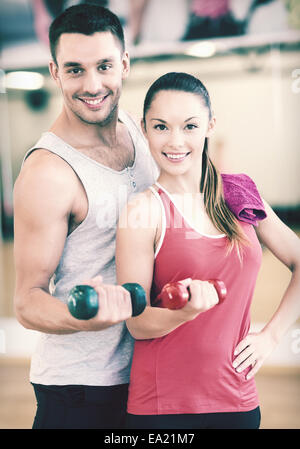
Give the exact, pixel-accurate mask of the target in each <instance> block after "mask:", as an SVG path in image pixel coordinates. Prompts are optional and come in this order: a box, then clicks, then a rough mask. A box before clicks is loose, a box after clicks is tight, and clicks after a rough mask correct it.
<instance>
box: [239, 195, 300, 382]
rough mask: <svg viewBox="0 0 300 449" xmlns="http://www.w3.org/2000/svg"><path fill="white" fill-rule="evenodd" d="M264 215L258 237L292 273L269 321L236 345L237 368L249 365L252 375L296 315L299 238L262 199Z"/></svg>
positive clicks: (299, 293)
mask: <svg viewBox="0 0 300 449" xmlns="http://www.w3.org/2000/svg"><path fill="white" fill-rule="evenodd" d="M264 205H265V210H266V213H267V218H266V219H265V220H263V221H261V222H260V224H259V225H258V228H257V230H256V232H257V235H258V238H259V240H260V241H261V242H262V243H263V244H264V245H265V246H266V247H267V248H268V249H269V250H270V251H271V252H272V253H273V254H274V255H275V256H276V257H277V258H278V259H279V260H280V261H281V262H282V263H283V264H284V265H286V266H287V267H288V268H289V269H290V271H291V272H292V277H291V280H290V283H289V285H288V287H287V289H286V291H285V293H284V295H283V298H282V300H281V302H280V304H279V306H278V308H277V310H276V311H275V313H274V314H273V316H272V318H271V319H270V321H269V322H268V323H267V324H266V326H265V327H264V328H263V329H262V331H261V332H259V333H258V334H248V335H247V337H246V338H245V339H244V340H242V341H241V342H240V343H239V344H238V346H237V347H236V350H235V354H236V355H237V354H239V355H238V357H236V359H235V361H234V365H233V366H234V367H235V368H237V369H238V371H243V370H244V369H245V368H247V367H249V366H250V365H252V370H251V371H250V372H249V373H248V375H247V378H249V377H251V376H253V375H254V374H255V373H256V372H257V371H258V370H259V368H260V367H261V365H262V364H263V362H264V361H265V359H266V358H267V357H268V356H269V355H270V353H271V352H272V351H273V349H274V348H275V346H276V345H277V344H278V342H279V341H280V339H281V338H282V336H283V335H284V334H285V333H286V331H287V330H288V329H289V328H290V326H291V325H292V324H293V323H294V322H295V321H296V320H297V319H298V318H299V316H300V239H299V238H298V237H297V235H296V234H295V233H294V232H293V231H292V230H291V229H290V228H289V227H288V226H286V225H285V224H284V223H283V222H282V221H281V220H280V219H279V218H278V217H277V215H276V214H275V213H274V211H273V210H272V209H271V207H270V206H269V205H268V203H266V201H264Z"/></svg>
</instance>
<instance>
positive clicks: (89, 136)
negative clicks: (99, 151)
mask: <svg viewBox="0 0 300 449" xmlns="http://www.w3.org/2000/svg"><path fill="white" fill-rule="evenodd" d="M117 123H118V109H116V111H115V113H114V116H113V117H112V118H111V119H110V120H109V121H108V122H106V123H105V124H103V125H102V124H90V123H85V122H83V121H82V120H80V119H79V118H78V117H76V116H74V115H70V114H68V113H67V112H66V110H65V109H63V110H62V112H61V114H60V115H59V116H58V118H57V119H56V121H55V122H54V124H53V125H52V127H51V128H50V131H51V132H53V133H54V134H56V135H57V136H58V137H60V138H61V139H63V140H64V141H65V142H67V143H68V144H70V145H71V146H73V147H74V148H84V147H106V148H112V147H115V146H116V144H117V140H118V137H117Z"/></svg>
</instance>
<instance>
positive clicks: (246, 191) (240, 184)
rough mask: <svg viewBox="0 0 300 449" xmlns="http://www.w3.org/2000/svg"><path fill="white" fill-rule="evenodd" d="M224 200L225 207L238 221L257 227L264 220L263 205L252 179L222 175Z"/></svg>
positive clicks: (235, 175)
mask: <svg viewBox="0 0 300 449" xmlns="http://www.w3.org/2000/svg"><path fill="white" fill-rule="evenodd" d="M221 176H222V180H223V192H224V199H225V201H226V204H227V206H228V207H229V209H230V210H231V212H233V213H234V215H235V216H236V217H237V218H238V220H240V221H244V222H245V223H250V224H252V225H254V226H257V225H258V221H259V220H263V219H264V218H266V216H267V214H266V212H265V208H264V204H263V202H262V199H261V197H260V194H259V192H258V190H257V187H256V185H255V183H254V182H253V181H252V179H251V178H250V177H249V176H248V175H245V174H243V173H242V174H234V175H229V174H225V173H222V174H221Z"/></svg>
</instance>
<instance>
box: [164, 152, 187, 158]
mask: <svg viewBox="0 0 300 449" xmlns="http://www.w3.org/2000/svg"><path fill="white" fill-rule="evenodd" d="M187 154H188V153H182V154H168V153H165V155H166V156H167V158H169V159H182V158H183V157H185V156H186V155H187Z"/></svg>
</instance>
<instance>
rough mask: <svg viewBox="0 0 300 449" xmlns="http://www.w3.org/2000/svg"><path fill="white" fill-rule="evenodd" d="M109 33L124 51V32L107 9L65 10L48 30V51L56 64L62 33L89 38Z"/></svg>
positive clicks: (72, 7) (85, 7) (91, 7)
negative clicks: (77, 34)
mask: <svg viewBox="0 0 300 449" xmlns="http://www.w3.org/2000/svg"><path fill="white" fill-rule="evenodd" d="M104 31H110V32H111V33H112V34H113V35H114V36H115V37H116V38H117V39H118V40H119V42H120V45H121V48H122V51H124V49H125V41H124V32H123V28H122V25H121V23H120V20H119V19H118V17H117V16H116V15H115V14H113V13H112V12H111V11H110V10H109V9H107V8H104V7H102V6H99V5H93V4H88V3H86V4H82V5H75V6H71V7H70V8H67V9H66V10H65V11H64V12H63V13H62V14H60V15H59V16H58V17H56V18H55V19H54V20H53V22H52V24H51V26H50V29H49V42H50V50H51V55H52V58H53V61H54V62H55V63H56V64H57V60H56V48H57V44H58V40H59V38H60V36H61V35H62V34H64V33H81V34H85V35H87V36H90V35H92V34H94V33H97V32H104Z"/></svg>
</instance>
